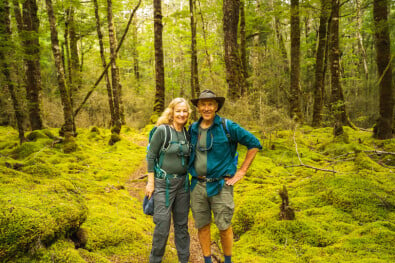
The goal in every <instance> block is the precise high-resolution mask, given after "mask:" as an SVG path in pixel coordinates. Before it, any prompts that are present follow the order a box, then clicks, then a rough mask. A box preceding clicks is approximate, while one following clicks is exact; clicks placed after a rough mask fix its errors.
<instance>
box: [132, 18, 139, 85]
mask: <svg viewBox="0 0 395 263" xmlns="http://www.w3.org/2000/svg"><path fill="white" fill-rule="evenodd" d="M137 31H138V25H137V19H135V20H134V22H133V28H132V38H133V72H134V77H135V78H136V81H137V85H138V86H140V59H139V52H138V50H137V47H138V43H139V41H138V40H139V38H138V34H137Z"/></svg>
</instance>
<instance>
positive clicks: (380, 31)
mask: <svg viewBox="0 0 395 263" xmlns="http://www.w3.org/2000/svg"><path fill="white" fill-rule="evenodd" d="M373 16H374V26H375V27H374V28H375V34H374V36H375V47H376V63H377V69H378V75H379V80H378V85H379V93H380V105H379V107H380V117H379V119H378V120H377V123H376V127H375V135H376V136H377V138H378V139H390V138H392V128H393V127H392V125H393V110H394V99H393V91H392V66H391V42H390V35H389V25H388V2H387V0H374V1H373Z"/></svg>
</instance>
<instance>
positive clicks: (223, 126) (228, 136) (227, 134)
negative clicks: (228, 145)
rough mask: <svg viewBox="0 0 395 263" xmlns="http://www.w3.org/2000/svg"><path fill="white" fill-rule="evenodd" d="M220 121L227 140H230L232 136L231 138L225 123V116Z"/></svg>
mask: <svg viewBox="0 0 395 263" xmlns="http://www.w3.org/2000/svg"><path fill="white" fill-rule="evenodd" d="M221 123H222V128H223V129H224V132H225V135H226V138H228V142H230V141H231V139H232V138H231V136H230V133H229V130H228V125H227V120H226V118H221Z"/></svg>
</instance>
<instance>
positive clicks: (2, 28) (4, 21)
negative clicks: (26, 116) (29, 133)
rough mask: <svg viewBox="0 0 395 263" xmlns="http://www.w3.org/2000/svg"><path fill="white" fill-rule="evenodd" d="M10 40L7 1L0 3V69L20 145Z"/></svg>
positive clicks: (21, 136)
mask: <svg viewBox="0 0 395 263" xmlns="http://www.w3.org/2000/svg"><path fill="white" fill-rule="evenodd" d="M11 39H12V34H11V27H10V8H9V4H8V1H3V2H0V68H1V70H2V73H3V75H4V78H5V83H6V85H7V86H8V90H9V91H10V95H11V100H12V105H13V107H14V112H15V118H16V123H17V128H18V133H19V142H20V143H21V144H22V143H23V142H24V141H25V140H26V139H25V133H24V131H23V114H22V110H21V106H20V105H19V102H18V99H17V96H16V93H15V89H14V84H13V81H12V79H11V73H10V64H9V61H8V58H7V57H8V54H10V53H11V50H12V46H11V41H10V40H11Z"/></svg>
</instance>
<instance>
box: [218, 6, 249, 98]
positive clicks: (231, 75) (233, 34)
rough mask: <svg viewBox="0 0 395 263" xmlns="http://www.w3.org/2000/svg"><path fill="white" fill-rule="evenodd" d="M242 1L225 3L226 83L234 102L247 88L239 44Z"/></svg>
mask: <svg viewBox="0 0 395 263" xmlns="http://www.w3.org/2000/svg"><path fill="white" fill-rule="evenodd" d="M239 10H240V0H224V1H223V31H224V46H225V68H226V81H227V83H228V96H229V99H230V100H232V101H234V100H236V99H238V98H239V97H240V95H241V91H242V90H243V89H244V87H245V79H244V75H243V73H242V70H243V69H242V64H241V59H240V55H239V47H238V44H237V29H238V24H239Z"/></svg>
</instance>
